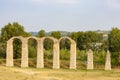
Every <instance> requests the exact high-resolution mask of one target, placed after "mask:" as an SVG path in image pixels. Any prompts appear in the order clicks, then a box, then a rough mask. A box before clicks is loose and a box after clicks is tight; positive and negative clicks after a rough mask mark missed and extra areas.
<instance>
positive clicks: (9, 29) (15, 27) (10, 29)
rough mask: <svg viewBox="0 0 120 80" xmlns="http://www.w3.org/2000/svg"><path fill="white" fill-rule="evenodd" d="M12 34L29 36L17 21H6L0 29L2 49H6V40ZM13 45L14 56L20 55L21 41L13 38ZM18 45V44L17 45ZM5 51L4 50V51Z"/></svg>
mask: <svg viewBox="0 0 120 80" xmlns="http://www.w3.org/2000/svg"><path fill="white" fill-rule="evenodd" d="M13 36H23V37H27V36H30V34H28V33H27V32H25V30H24V27H23V26H22V25H20V24H19V23H18V22H14V23H13V24H11V23H8V24H7V25H5V26H4V27H3V28H2V29H1V39H0V40H1V44H4V45H5V46H4V49H6V42H7V41H8V40H9V39H10V38H11V37H13ZM13 45H14V58H19V57H20V53H21V52H20V50H21V41H20V40H18V39H15V40H14V42H13ZM18 45H19V46H18ZM4 53H5V52H4Z"/></svg>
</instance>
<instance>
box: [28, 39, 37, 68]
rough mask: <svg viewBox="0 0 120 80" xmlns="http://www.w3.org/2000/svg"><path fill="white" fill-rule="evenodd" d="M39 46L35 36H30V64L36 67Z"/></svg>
mask: <svg viewBox="0 0 120 80" xmlns="http://www.w3.org/2000/svg"><path fill="white" fill-rule="evenodd" d="M37 48H38V42H37V39H35V38H32V37H31V38H28V65H29V67H36V64H37Z"/></svg>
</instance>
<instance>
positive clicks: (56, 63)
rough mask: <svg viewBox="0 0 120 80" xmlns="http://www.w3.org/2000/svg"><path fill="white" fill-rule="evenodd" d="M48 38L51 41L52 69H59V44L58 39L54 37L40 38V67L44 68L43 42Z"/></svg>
mask: <svg viewBox="0 0 120 80" xmlns="http://www.w3.org/2000/svg"><path fill="white" fill-rule="evenodd" d="M46 38H48V39H51V40H52V41H53V69H59V68H60V67H59V42H58V39H56V38H54V37H49V36H48V37H42V38H40V41H41V45H40V52H41V54H40V55H41V56H40V57H41V63H42V64H41V66H42V68H43V67H44V60H43V58H44V56H43V42H44V40H45V39H46Z"/></svg>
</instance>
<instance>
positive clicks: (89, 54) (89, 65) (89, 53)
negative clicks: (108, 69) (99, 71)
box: [87, 49, 94, 70]
mask: <svg viewBox="0 0 120 80" xmlns="http://www.w3.org/2000/svg"><path fill="white" fill-rule="evenodd" d="M93 68H94V65H93V52H92V50H91V49H89V50H88V51H87V69H91V70H92V69H93Z"/></svg>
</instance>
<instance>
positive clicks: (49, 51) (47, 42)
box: [43, 38, 54, 68]
mask: <svg viewBox="0 0 120 80" xmlns="http://www.w3.org/2000/svg"><path fill="white" fill-rule="evenodd" d="M53 45H54V41H53V40H52V39H51V38H45V39H44V40H43V48H44V49H43V53H44V65H45V67H46V68H52V66H53Z"/></svg>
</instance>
